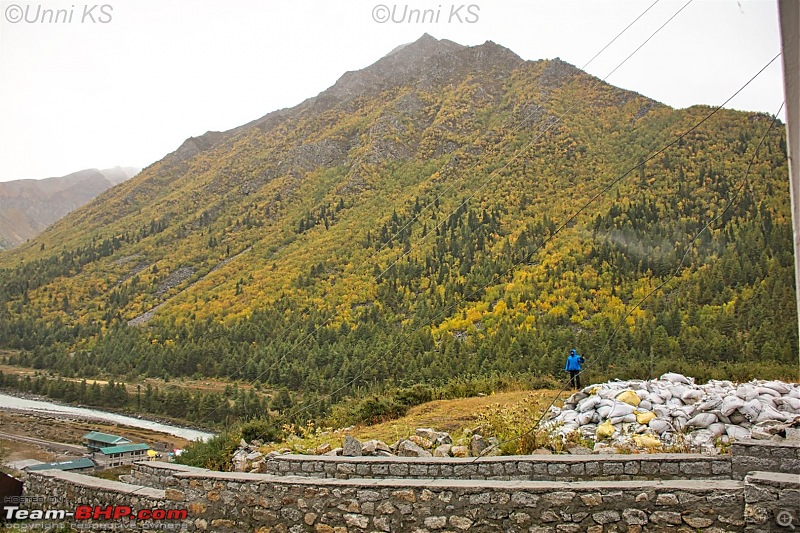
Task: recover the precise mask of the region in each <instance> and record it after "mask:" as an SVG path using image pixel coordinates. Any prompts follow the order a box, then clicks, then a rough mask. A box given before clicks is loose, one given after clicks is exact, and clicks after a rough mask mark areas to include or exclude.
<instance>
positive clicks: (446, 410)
mask: <svg viewBox="0 0 800 533" xmlns="http://www.w3.org/2000/svg"><path fill="white" fill-rule="evenodd" d="M556 393H557V391H553V390H536V391H514V392H504V393H498V394H491V395H488V396H478V397H474V398H460V399H456V400H437V401H433V402H428V403H425V404H422V405H418V406H416V407H413V408H412V409H411V410H410V411H409V412H408V414H407V415H406V416H404V417H401V418H398V419H396V420H391V421H388V422H381V423H379V424H374V425H371V426H356V427H353V428H345V429H340V430H333V429H331V428H326V429H325V430H323V429H321V428H314V427H308V428H299V432H300V433H301V436H300V437H292V438H289V439H287V440H286V441H285V442H282V443H279V444H276V445H275V446H270V447H269V448H268V450H272V449H281V448H289V449H291V450H292V451H294V452H297V453H313V452H314V450H315V449H316V448H317V447H318V446H319V445H322V444H330V446H331V447H332V448H336V447H338V446H341V445H342V441H343V440H344V437H345V435H352V436H353V437H355V438H357V439H359V440H361V441H365V440H370V439H378V440H382V441H383V442H386V443H387V444H392V443H393V442H395V441H397V440H398V439H401V438H406V437H409V436H411V435H413V434H414V431H415V430H416V429H417V428H422V427H425V428H428V427H429V428H433V429H435V430H437V431H446V432H448V433H450V435H451V436H452V437H453V440H454V441H456V442H458V441H459V440H466V436H467V435H468V434H469V433H470V432H472V431H473V430H476V429H478V426H479V425H480V423H481V416H482V414H484V413H486V412H487V411H489V410H497V409H510V410H513V409H514V408H515V407H516V406H517V405H519V404H521V403H523V402H525V401H526V400H528V399H529V398H531V397H532V398H533V403H534V405H536V406H537V407H539V408H542V409H543V408H545V407H546V406H547V405H549V403H550V401H551V400H552V399H553V397H555V395H556ZM527 403H530V401H529V400H528V402H527ZM559 404H560V402H559Z"/></svg>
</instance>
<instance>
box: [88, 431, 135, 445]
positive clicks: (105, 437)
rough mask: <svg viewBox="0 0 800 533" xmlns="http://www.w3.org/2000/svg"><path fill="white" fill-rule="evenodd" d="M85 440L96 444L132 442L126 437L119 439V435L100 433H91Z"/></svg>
mask: <svg viewBox="0 0 800 533" xmlns="http://www.w3.org/2000/svg"><path fill="white" fill-rule="evenodd" d="M83 438H84V440H93V441H96V442H104V443H106V444H124V443H127V442H130V440H128V439H126V438H125V437H118V436H117V435H109V434H108V433H100V432H99V431H90V432H89V433H87V434H86V435H84V436H83Z"/></svg>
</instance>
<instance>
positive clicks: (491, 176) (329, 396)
mask: <svg viewBox="0 0 800 533" xmlns="http://www.w3.org/2000/svg"><path fill="white" fill-rule="evenodd" d="M692 1H693V0H689V1H688V2H687V3H686V4H684V5H683V6H682V7H681V8H680V9H678V11H676V12H675V14H673V15H672V16H671V17H670V18H669V19H668V21H667V22H666V23H664V24H662V25H661V26H660V27H659V28H658V29H656V30H655V31H654V32H653V33H652V34H651V35H650V36H649V37H648V38H647V39H646V40H645V41H644V42H643V43H642V44H641V45H640V46H638V47H637V48H636V50H635V51H634V52H633V53H631V54H629V55H628V57H626V58H625V59H624V60H623V61H622V62H621V63H620V64H619V65H617V67H616V68H615V69H614V70H613V71H612V72H611V73H609V74H608V75H606V77H605V78H603V80H605V79H607V78H608V77H609V76H611V74H613V73H614V72H615V71H616V70H617V69H619V68H620V67H621V66H622V65H624V64H625V63H626V62H627V61H628V60H629V59H630V58H631V57H633V55H634V54H635V53H636V52H638V51H639V50H641V49H642V47H643V46H644V45H645V44H646V43H647V42H649V41H650V40H651V39H652V38H653V37H654V36H655V35H656V34H657V33H658V32H660V31H661V30H662V29H663V28H664V27H666V25H667V24H668V23H669V22H670V21H672V20H674V19H675V17H676V16H677V15H678V14H679V13H680V12H681V11H683V10H684V9H685V8H686V7H687V6H688V5H689V4H691V3H692ZM656 3H657V2H656ZM654 5H655V3H653V4H651V5H650V6H649V7H648V8H647V9H646V10H645V11H644V12H643V13H642V14H641V15H639V17H637V18H636V20H639V18H641V17H642V16H643V15H644V14H645V13H646V12H647V11H649V10H650V9H651V8H652V7H653V6H654ZM636 20H634V21H633V22H636ZM633 22H632V23H631V24H629V25H628V26H627V27H626V28H625V29H624V30H623V31H622V32H620V33H619V34H618V35H617V36H615V37H614V38H613V39H612V40H611V42H610V43H609V44H608V45H606V46H605V47H604V49H605V48H607V47H608V46H610V44H611V43H613V42H614V41H615V40H616V39H617V38H618V37H619V36H620V35H622V33H624V32H625V31H627V29H628V28H630V27H631V26H632V25H633ZM597 55H599V54H596V55H595V57H597ZM593 60H594V58H592V60H590V62H591V61H593ZM773 61H774V59H773ZM765 68H766V67H765ZM762 70H763V69H762ZM576 75H577V74H576ZM751 81H752V80H751ZM748 83H749V82H748ZM726 103H727V102H726ZM723 105H724V104H723ZM577 106H578V102H576V103H574V104H573V105H572V106H570V107H569V108H568V109H567V111H565V112H564V113H562V114H561V115H560V116H559V117H558V119H557V120H555V121H553V122H552V123H551V124H549V125H548V126H547V128H545V129H544V130H542V131H540V132H539V134H538V135H537V136H536V137H534V138H533V139H532V140H531V141H530V142H528V143H527V144H526V145H525V146H524V147H523V148H521V149H520V150H518V151H517V152H516V153H515V154H514V155H513V156H512V157H511V158H510V159H509V160H508V161H507V162H506V164H505V165H503V166H502V167H500V168H499V169H496V170H494V171H493V172H491V173H490V174H489V175H488V176H487V178H486V180H485V181H484V183H483V184H481V185H480V187H478V188H477V189H475V190H474V191H473V193H472V194H471V195H470V196H468V197H467V199H466V200H464V201H463V202H461V204H459V205H458V207H456V209H455V210H454V211H453V212H452V213H454V212H456V211H458V210H459V209H461V208H462V207H464V206H465V205H466V204H467V203H468V202H469V200H470V199H472V198H473V197H474V196H475V195H476V194H477V193H478V192H479V191H481V190H482V189H483V188H484V187H486V186H487V185H488V184H489V183H490V182H491V180H492V179H493V178H494V177H495V176H496V175H497V174H499V172H501V171H502V170H504V169H506V168H508V166H509V165H510V164H511V163H512V162H514V161H515V160H516V159H517V158H518V157H519V156H520V155H521V154H522V153H524V152H525V151H527V150H528V149H529V148H530V147H531V146H533V144H534V143H535V142H536V141H538V140H539V139H540V138H541V137H542V136H543V135H544V134H545V133H546V132H547V131H549V130H550V128H552V127H553V126H555V125H556V124H558V123H559V122H561V120H562V119H563V118H564V117H565V116H566V115H567V114H568V113H570V112H571V111H572V110H574V109H575V108H576V107H577ZM687 133H688V132H687ZM668 146H671V144H670V145H668ZM648 161H649V159H648ZM634 168H636V167H634ZM632 171H633V169H631V170H629V171H628V172H626V173H625V174H623V176H621V177H620V178H618V179H617V180H616V181H615V182H614V183H616V182H617V181H619V180H621V179H622V178H624V177H625V176H627V175H628V174H629V173H630V172H632ZM614 183H612V184H611V185H610V186H609V187H608V188H610V187H611V186H613V184H614ZM602 194H604V191H601V192H600V193H598V194H597V195H596V196H595V197H593V198H592V199H591V200H590V201H589V202H587V203H586V204H585V205H584V206H583V207H582V208H581V209H580V210H579V211H578V212H576V213H575V214H574V215H573V216H572V217H570V219H569V220H568V221H567V222H565V223H564V224H562V226H561V227H559V228H558V229H557V230H556V231H555V232H553V233H552V234H551V235H550V237H549V238H548V239H546V240H545V241H544V242H543V243H542V244H541V245H540V246H539V247H537V248H536V249H535V250H534V251H533V252H531V253H529V254H528V257H530V256H531V255H532V254H533V253H535V252H536V251H538V250H539V249H540V248H541V247H542V246H544V245H546V244H547V242H549V241H550V240H551V239H552V238H553V237H554V236H555V235H556V234H557V233H559V232H560V231H561V230H562V229H563V228H564V227H566V225H567V224H568V223H569V222H571V221H572V220H574V218H575V217H577V215H578V214H580V213H581V212H582V211H583V210H584V209H585V208H586V207H588V205H589V204H591V203H592V202H593V201H594V200H596V199H597V198H599V197H600V196H601V195H602ZM452 213H451V214H452ZM446 220H447V217H445V218H443V220H442V222H440V223H439V224H437V225H436V226H435V228H434V229H438V228H439V227H441V225H443V224H444V223H445V222H446ZM431 233H434V232H433V231H431V232H429V233H428V234H429V235H430V234H431ZM425 238H427V236H426V237H423V239H422V240H425ZM418 243H419V241H418V242H417V243H416V244H418ZM412 250H413V248H409V250H408V251H406V252H405V253H404V254H402V255H401V256H400V257H398V258H397V259H396V260H395V261H394V262H393V263H392V264H390V265H389V266H388V267H387V268H386V269H384V270H383V271H382V272H381V273H380V274H379V275H378V277H377V278H376V279H378V278H380V277H381V276H383V274H385V273H386V272H388V271H389V270H390V269H391V268H392V267H393V266H395V265H396V264H397V263H398V262H399V261H400V260H402V259H403V258H404V257H406V256H408V255H409V254H410V253H411V251H412ZM518 264H520V263H517V264H514V265H512V266H511V268H510V269H509V271H507V272H506V273H505V274H504V275H507V274H508V272H510V271H511V270H513V269H514V268H516V266H518ZM498 279H499V277H498ZM493 281H494V280H493ZM490 284H491V283H488V284H485V285H483V286H482V287H480V288H478V289H476V290H475V291H473V293H471V294H470V295H469V296H468V297H467V298H466V299H469V297H471V296H474V295H475V294H477V293H479V292H480V291H482V290H484V289H486V288H487V287H489V286H490ZM453 305H456V304H453ZM451 307H452V306H451ZM449 309H450V307H446V308H445V309H443V310H442V311H441V312H440V313H439V314H437V315H436V316H434V317H433V318H432V319H431V320H429V321H428V322H427V323H425V324H422V325H420V326H419V327H418V328H417V329H415V330H413V331H412V332H411V333H410V334H408V335H406V336H404V337H403V338H401V340H400V341H399V342H398V343H396V344H395V345H394V346H393V347H392V348H391V349H390V350H389V351H387V354H388V353H390V352H391V351H393V350H394V349H396V348H397V347H398V346H400V345H401V344H402V343H403V342H405V341H406V340H407V339H409V338H410V337H411V335H413V334H414V333H416V332H417V331H419V330H420V329H422V327H426V326H429V325H430V324H432V323H433V321H434V320H435V319H437V318H439V317H441V316H442V315H443V313H444V312H445V311H448V310H449ZM365 373H366V370H364V371H362V372H361V373H359V374H358V375H357V376H356V377H354V378H353V379H351V380H350V381H349V382H348V383H347V384H345V385H343V386H342V387H340V388H338V389H336V390H335V391H333V392H332V393H330V394H329V395H327V397H326V398H331V397H333V396H334V395H335V394H337V393H338V392H341V391H342V390H344V389H345V388H347V387H349V386H350V385H351V384H353V383H354V382H355V381H356V380H357V379H358V378H360V377H361V376H363V375H364V374H365ZM319 403H320V402H319V401H317V402H314V403H312V404H309V405H307V406H306V407H305V408H304V409H303V410H301V411H299V412H296V413H292V415H293V416H294V415H296V414H299V413H300V412H303V411H307V410H308V409H309V408H310V407H311V406H314V405H318V404H319Z"/></svg>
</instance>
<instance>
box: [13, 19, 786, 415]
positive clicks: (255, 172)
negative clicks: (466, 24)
mask: <svg viewBox="0 0 800 533" xmlns="http://www.w3.org/2000/svg"><path fill="white" fill-rule="evenodd" d="M711 111H712V110H711V109H710V108H708V107H704V106H695V107H691V108H688V109H672V108H670V107H668V106H666V105H663V104H661V103H658V102H656V101H653V100H652V99H649V98H647V97H645V96H642V95H639V94H636V93H634V92H631V91H627V90H624V89H620V88H617V87H614V86H611V85H609V84H607V83H604V82H603V81H601V80H599V79H597V78H595V77H592V76H590V75H588V74H586V73H585V72H582V71H580V70H579V69H577V68H576V67H574V66H572V65H570V64H568V63H566V62H564V61H561V60H559V59H552V60H539V61H526V60H522V59H521V58H520V57H518V56H517V55H516V54H514V53H513V52H511V51H510V50H508V49H506V48H504V47H502V46H500V45H498V44H495V43H493V42H487V43H485V44H482V45H480V46H474V47H466V46H461V45H458V44H456V43H453V42H450V41H446V40H437V39H435V38H433V37H431V36H428V35H425V36H423V37H422V38H420V39H419V40H418V41H416V42H414V43H410V44H408V45H405V46H402V47H399V48H397V49H395V50H394V51H393V52H392V53H390V54H389V55H387V56H385V57H383V58H382V59H380V60H379V61H377V62H376V63H374V64H373V65H370V66H368V67H366V68H364V69H362V70H359V71H356V72H348V73H346V74H344V75H343V76H342V77H341V78H340V79H339V80H338V81H337V82H336V83H335V84H334V85H333V86H331V87H330V88H328V89H327V90H325V91H323V92H321V93H320V94H319V95H317V96H316V97H314V98H310V99H308V100H306V101H304V102H302V103H300V104H299V105H297V106H295V107H293V108H291V109H281V110H277V111H274V112H271V113H269V114H267V115H265V116H263V117H261V118H259V119H257V120H254V121H252V122H250V123H248V124H245V125H243V126H240V127H238V128H236V129H233V130H230V131H227V132H207V133H205V134H203V135H200V136H198V137H194V138H190V139H187V140H186V141H185V142H184V143H183V144H182V145H180V146H179V147H178V148H177V149H176V150H175V151H174V152H172V153H170V154H168V155H166V156H165V157H164V158H163V159H162V160H160V161H158V162H156V163H154V164H153V165H151V166H149V167H147V168H145V169H144V170H143V171H142V172H141V173H140V174H139V175H137V176H136V177H134V178H133V179H131V180H129V181H126V182H124V183H122V184H120V185H118V186H117V187H114V188H113V189H110V190H107V191H105V192H104V193H102V194H101V195H99V196H98V197H96V198H95V199H94V200H92V201H91V202H89V203H88V204H87V205H85V206H83V207H82V208H80V209H78V210H76V211H74V212H72V213H70V214H69V215H67V216H66V217H65V218H63V219H62V220H60V221H58V222H56V223H55V224H53V225H52V226H51V227H50V228H48V229H47V230H46V231H45V232H44V233H42V234H41V235H40V236H38V237H37V238H35V239H33V240H32V241H31V242H30V243H26V244H23V245H21V246H19V247H18V248H15V249H13V250H10V251H8V252H4V253H3V254H0V279H2V280H3V281H2V283H0V347H4V348H11V349H21V350H24V353H23V354H22V355H19V356H14V357H13V358H10V359H9V362H12V363H15V364H24V365H28V366H32V367H34V368H47V369H57V370H58V372H59V373H61V374H62V375H65V376H94V375H105V376H116V377H126V379H135V377H136V376H142V375H151V376H161V377H169V376H171V377H174V376H212V377H221V378H226V379H231V380H239V379H242V380H246V381H249V382H255V383H260V384H264V385H266V386H268V387H270V388H286V389H288V390H289V391H292V393H291V398H289V397H287V396H286V395H283V396H282V397H283V400H282V401H284V400H285V401H286V402H291V401H301V400H300V399H301V398H302V401H305V402H309V401H310V400H311V399H313V398H315V397H316V395H317V394H320V395H326V394H333V396H332V397H331V398H330V399H328V398H327V397H325V400H324V401H320V402H316V403H314V404H313V405H315V406H316V407H314V409H317V410H324V409H327V406H329V405H330V403H331V402H335V401H338V400H339V399H341V398H342V397H343V396H344V395H347V394H365V393H366V392H368V391H375V390H380V389H381V387H382V386H385V385H387V384H392V383H393V384H399V385H410V384H413V383H418V382H439V383H441V382H447V381H450V380H455V381H452V382H453V383H455V384H456V385H453V386H458V385H457V383H458V380H459V379H463V378H465V377H466V376H487V375H498V374H501V375H502V374H516V373H528V374H554V375H556V376H558V377H561V376H562V375H563V370H562V369H563V360H564V358H565V357H566V353H567V350H568V349H569V348H570V347H577V348H578V349H579V351H580V352H581V353H582V354H584V355H585V356H586V358H587V360H588V361H589V364H590V368H591V369H592V370H591V372H594V375H595V376H596V377H597V378H598V379H600V378H606V377H621V378H624V377H637V376H638V377H648V376H649V375H652V374H654V373H658V372H659V371H664V370H666V369H672V370H675V371H681V370H684V371H687V370H691V373H692V374H693V375H696V376H697V377H698V378H701V379H702V378H704V377H717V378H734V379H742V378H746V377H749V376H755V375H758V376H761V377H767V376H787V375H793V373H794V370H795V366H794V365H795V364H796V354H797V349H798V345H797V328H796V311H795V307H794V297H793V283H794V281H793V266H792V244H791V223H790V209H789V195H788V180H787V160H786V149H785V139H784V128H783V127H782V126H781V125H780V124H775V125H773V124H772V120H771V118H770V117H768V116H765V115H763V114H758V113H745V112H739V111H734V110H720V111H718V112H717V113H714V114H713V115H711V116H710V117H709V118H707V119H706V120H703V119H704V118H705V117H707V116H708V115H709V114H710V113H711ZM687 132H688V133H687ZM682 133H685V135H683V136H681V137H679V135H681V134H682ZM762 138H763V143H762V144H761V145H760V147H759V143H761V140H762ZM667 145H670V146H669V148H667V149H664V150H663V151H661V152H658V153H657V151H658V150H660V149H662V148H664V147H665V146H667ZM757 147H759V150H758V152H757V153H756V149H757ZM656 153H657V155H652V154H656ZM751 163H752V165H751ZM748 168H749V173H748V172H747V171H748ZM706 224H710V225H709V227H708V228H707V229H704V227H705V226H706ZM673 274H676V276H675V277H674V278H673V277H672V275H673ZM662 284H663V285H662ZM648 294H650V296H649V297H648V298H647V299H644V300H643V298H644V297H645V296H647V295H648ZM639 302H641V303H640V305H638V306H637V303H639ZM183 403H184V404H185V403H186V402H185V401H184V402H183ZM306 405H309V404H308V403H306Z"/></svg>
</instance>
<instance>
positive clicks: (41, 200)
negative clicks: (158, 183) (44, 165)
mask: <svg viewBox="0 0 800 533" xmlns="http://www.w3.org/2000/svg"><path fill="white" fill-rule="evenodd" d="M138 173H139V169H138V168H133V167H114V168H108V169H104V170H98V169H96V168H91V169H86V170H79V171H78V172H73V173H72V174H68V175H66V176H60V177H56V178H46V179H41V180H32V179H27V180H14V181H7V182H2V183H0V250H6V249H9V248H13V247H14V246H18V245H20V244H22V243H23V242H25V241H27V240H28V239H31V238H33V237H35V236H37V235H38V234H39V233H41V232H42V231H44V229H45V228H47V226H49V225H50V224H52V223H53V222H55V221H57V220H59V219H60V218H62V217H64V216H65V215H66V214H67V213H69V212H70V211H73V210H75V209H77V208H79V207H81V206H82V205H84V204H86V203H87V202H88V201H89V200H91V199H92V198H94V197H95V196H97V195H98V194H100V193H102V192H103V191H105V190H107V189H110V188H111V187H113V186H114V185H118V184H120V183H122V182H123V181H125V180H128V179H130V178H132V177H133V176H135V175H136V174H138Z"/></svg>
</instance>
